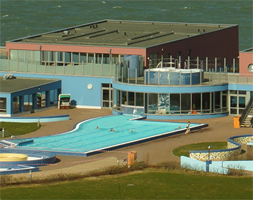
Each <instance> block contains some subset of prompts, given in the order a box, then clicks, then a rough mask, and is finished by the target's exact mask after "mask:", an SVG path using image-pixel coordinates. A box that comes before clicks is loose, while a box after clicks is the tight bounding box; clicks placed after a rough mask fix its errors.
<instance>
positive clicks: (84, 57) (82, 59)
mask: <svg viewBox="0 0 253 200" xmlns="http://www.w3.org/2000/svg"><path fill="white" fill-rule="evenodd" d="M86 58H87V55H86V53H80V63H84V64H85V63H86Z"/></svg>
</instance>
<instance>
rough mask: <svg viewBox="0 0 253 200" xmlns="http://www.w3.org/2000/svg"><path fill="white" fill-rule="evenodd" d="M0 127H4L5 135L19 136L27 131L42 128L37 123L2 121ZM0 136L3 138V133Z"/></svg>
mask: <svg viewBox="0 0 253 200" xmlns="http://www.w3.org/2000/svg"><path fill="white" fill-rule="evenodd" d="M0 128H1V129H2V128H4V130H5V137H10V136H12V135H14V136H19V135H23V134H26V133H31V132H33V131H36V130H38V129H39V128H40V126H38V124H37V123H16V122H0ZM0 138H3V135H2V133H1V134H0Z"/></svg>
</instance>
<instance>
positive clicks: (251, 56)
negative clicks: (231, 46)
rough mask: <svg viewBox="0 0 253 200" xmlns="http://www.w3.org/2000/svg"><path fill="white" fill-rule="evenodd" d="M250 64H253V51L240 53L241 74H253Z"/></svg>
mask: <svg viewBox="0 0 253 200" xmlns="http://www.w3.org/2000/svg"><path fill="white" fill-rule="evenodd" d="M249 64H253V51H251V52H240V53H239V73H240V75H242V76H243V75H253V72H250V71H249V70H248V66H249Z"/></svg>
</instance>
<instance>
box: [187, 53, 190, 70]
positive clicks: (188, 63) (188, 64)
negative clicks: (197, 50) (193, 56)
mask: <svg viewBox="0 0 253 200" xmlns="http://www.w3.org/2000/svg"><path fill="white" fill-rule="evenodd" d="M187 69H190V56H188V58H187Z"/></svg>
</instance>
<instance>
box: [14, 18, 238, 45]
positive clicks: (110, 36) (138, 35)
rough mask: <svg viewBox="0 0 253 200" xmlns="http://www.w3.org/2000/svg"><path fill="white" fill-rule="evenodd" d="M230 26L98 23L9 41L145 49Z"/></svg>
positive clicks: (143, 22) (114, 21) (116, 21)
mask: <svg viewBox="0 0 253 200" xmlns="http://www.w3.org/2000/svg"><path fill="white" fill-rule="evenodd" d="M232 26H237V25H231V24H230V25H228V24H195V23H175V22H148V21H126V20H101V21H97V22H92V23H88V24H83V25H78V26H74V27H69V28H65V29H61V30H55V31H51V32H47V33H43V34H38V35H34V36H28V37H25V38H20V39H16V40H12V41H10V42H22V43H46V44H47V43H50V44H68V45H92V46H119V47H138V48H147V47H151V46H155V45H158V44H163V43H168V42H172V41H175V40H180V39H184V38H188V37H192V36H197V35H200V34H206V33H210V32H213V31H218V30H222V29H225V28H229V27H232Z"/></svg>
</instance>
